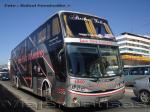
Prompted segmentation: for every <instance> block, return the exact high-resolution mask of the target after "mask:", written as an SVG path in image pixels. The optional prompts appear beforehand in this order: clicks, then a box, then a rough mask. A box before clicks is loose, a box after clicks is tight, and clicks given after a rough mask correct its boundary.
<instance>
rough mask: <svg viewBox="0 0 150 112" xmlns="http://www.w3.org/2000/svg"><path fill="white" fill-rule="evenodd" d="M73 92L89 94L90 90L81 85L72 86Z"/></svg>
mask: <svg viewBox="0 0 150 112" xmlns="http://www.w3.org/2000/svg"><path fill="white" fill-rule="evenodd" d="M71 90H73V91H78V92H89V91H90V90H89V89H87V88H86V87H83V86H81V85H71Z"/></svg>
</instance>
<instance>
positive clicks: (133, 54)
mask: <svg viewBox="0 0 150 112" xmlns="http://www.w3.org/2000/svg"><path fill="white" fill-rule="evenodd" d="M116 40H117V42H118V45H119V49H120V53H121V58H122V59H123V63H124V65H125V66H135V65H150V36H142V35H137V34H132V33H128V32H124V33H122V34H121V35H120V36H118V37H116Z"/></svg>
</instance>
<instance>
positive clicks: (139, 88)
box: [133, 76, 150, 104]
mask: <svg viewBox="0 0 150 112" xmlns="http://www.w3.org/2000/svg"><path fill="white" fill-rule="evenodd" d="M133 92H134V94H135V96H137V97H138V99H139V100H140V101H141V102H143V103H145V104H148V103H150V76H147V77H145V78H143V79H139V80H135V82H134V87H133Z"/></svg>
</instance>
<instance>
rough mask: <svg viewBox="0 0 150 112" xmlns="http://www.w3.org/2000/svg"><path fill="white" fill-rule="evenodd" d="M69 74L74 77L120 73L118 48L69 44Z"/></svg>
mask: <svg viewBox="0 0 150 112" xmlns="http://www.w3.org/2000/svg"><path fill="white" fill-rule="evenodd" d="M67 57H68V69H69V74H70V75H71V76H74V77H85V78H90V77H91V78H92V77H96V78H99V77H110V76H116V75H119V74H120V73H119V72H120V70H121V68H120V67H121V66H120V62H119V59H118V58H119V57H118V48H117V47H112V46H101V45H90V46H89V45H80V44H67Z"/></svg>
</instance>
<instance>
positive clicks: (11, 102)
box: [0, 85, 34, 112]
mask: <svg viewBox="0 0 150 112" xmlns="http://www.w3.org/2000/svg"><path fill="white" fill-rule="evenodd" d="M0 112H34V111H33V110H31V109H30V108H28V107H27V106H26V105H25V104H24V103H23V102H22V101H20V100H19V99H18V98H17V97H15V96H14V95H12V93H10V92H9V91H8V90H7V89H6V88H4V87H3V86H2V85H0Z"/></svg>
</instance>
